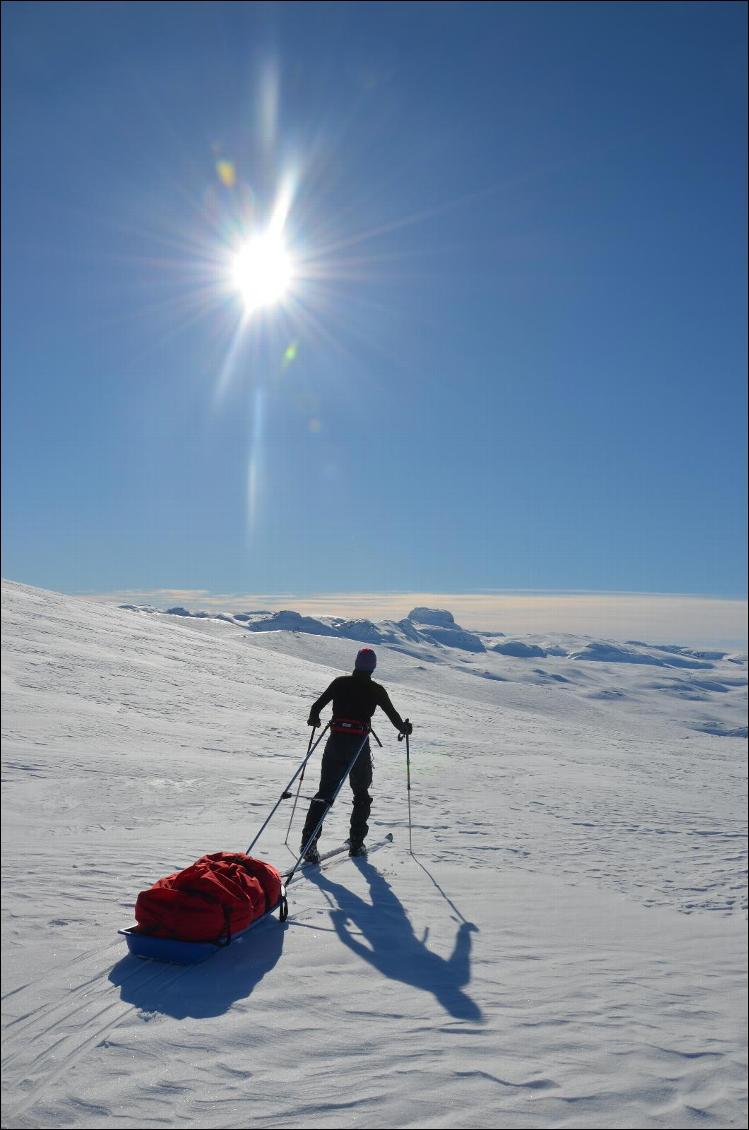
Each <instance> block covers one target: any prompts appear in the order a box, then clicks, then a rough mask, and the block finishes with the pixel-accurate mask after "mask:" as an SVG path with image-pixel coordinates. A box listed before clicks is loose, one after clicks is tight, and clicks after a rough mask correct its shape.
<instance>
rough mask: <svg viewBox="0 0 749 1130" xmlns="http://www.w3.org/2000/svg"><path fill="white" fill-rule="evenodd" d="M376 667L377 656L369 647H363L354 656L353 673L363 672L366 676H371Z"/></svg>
mask: <svg viewBox="0 0 749 1130" xmlns="http://www.w3.org/2000/svg"><path fill="white" fill-rule="evenodd" d="M376 666H377V656H376V655H375V653H374V652H373V651H372V648H371V647H363V648H362V649H361V651H359V653H358V654H357V656H356V662H355V663H354V670H355V671H363V672H364V673H365V674H367V675H371V674H372V672H373V671H374V669H375V667H376Z"/></svg>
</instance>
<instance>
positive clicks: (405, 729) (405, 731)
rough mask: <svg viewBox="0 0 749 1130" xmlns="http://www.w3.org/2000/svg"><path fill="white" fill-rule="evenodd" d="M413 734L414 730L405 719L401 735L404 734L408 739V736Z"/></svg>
mask: <svg viewBox="0 0 749 1130" xmlns="http://www.w3.org/2000/svg"><path fill="white" fill-rule="evenodd" d="M413 732H414V728H413V726H412V725H411V723H410V722H409V720H408V718H407V719H406V721H405V722H404V723H403V729H402V730H401V733H402V734H405V735H406V737H409V738H410V736H411V734H412V733H413Z"/></svg>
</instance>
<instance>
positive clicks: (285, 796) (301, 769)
mask: <svg viewBox="0 0 749 1130" xmlns="http://www.w3.org/2000/svg"><path fill="white" fill-rule="evenodd" d="M329 725H330V722H327V723H326V724H325V727H324V729H323V732H322V733H321V734H320V737H319V738H318V739H317V741H316V742H315V744H314V745H312V744H310V748H309V749H308V751H307V756H306V757H305V759H304V761H303V762H302V764H301V765H300V766H299V768H298V769H297V771H296V773H295V774H294V776H293V777H292V778H291V780H290V781H289V783H288V785H287V786H286V788H285V789H284V791H283V792H282V793H281V795H280V797H279V798H278V800H277V801H276V803H275V804H274V805H273V808H272V809H271V811H270V815H269V816H268V818H267V820H266V821H265V823H264V824H263V826H262V828H261V829H260V831H259V832H258V834H257V835H256V836H255V839H254V840H253V841H252V843H251V844H250V846H249V847H248V848H247V851H246V852H245V855H249V854H250V852H251V851H252V849H253V848H254V846H255V844H256V843H257V842H258V840H259V839H260V837H261V835H262V834H263V832H264V831H265V829H266V828H267V827H268V825H269V824H270V822H271V820H272V818H273V815H274V813H275V811H276V809H277V808H278V806H279V804H280V803H281V801H282V800H287V799H288V798H289V797H290V796H291V793H290V792H289V789H290V788H291V786H292V785H293V784H294V781H296V779H297V777H298V776H299V774H300V773H303V772H304V767H305V765H306V764H307V762H308V761H309V759H310V757H312V754H313V753H314V752H315V750H316V749H317V747H318V746H319V744H320V742H321V741H322V740H323V737H324V736H325V731H326V730H327V728H328V726H329ZM314 736H315V735H314V731H313V733H312V737H314Z"/></svg>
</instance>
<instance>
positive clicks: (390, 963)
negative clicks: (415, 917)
mask: <svg viewBox="0 0 749 1130" xmlns="http://www.w3.org/2000/svg"><path fill="white" fill-rule="evenodd" d="M352 862H353V863H355V864H356V866H357V868H358V870H359V871H360V872H361V873H362V875H363V876H364V878H365V879H366V880H367V884H368V886H369V893H370V898H371V902H367V901H366V900H365V899H363V898H360V896H359V895H356V894H354V893H353V892H352V891H350V890H349V889H348V888H347V887H344V886H342V885H341V884H340V883H335V882H333V881H332V880H331V879H330V877H329V876H328V875H327V874H326V873H325V871H324V870H323V871H317V872H315V871H310V873H309V878H310V882H312V883H315V884H316V885H317V886H318V887H319V888H320V889H321V890H322V891H324V892H325V893H326V894H328V895H329V896H330V897H331V898H332V899H333V900H334V901H335V904H336V905H335V907H334V908H333V909H332V910H331V911H330V918H331V921H332V923H333V926H334V928H335V931H336V933H337V935H338V937H339V939H340V940H341V941H342V942H343V944H344V945H345V946H348V948H349V949H350V950H351V951H352V952H353V953H355V954H357V955H358V956H359V957H361V958H362V959H363V960H364V961H367V962H369V964H370V965H372V966H374V968H375V969H377V970H378V971H379V972H380V973H382V974H383V975H384V976H385V977H388V978H390V980H393V981H401V982H403V983H404V984H406V985H413V986H415V987H416V988H417V989H423V990H424V992H428V993H432V994H433V996H434V997H435V998H436V999H437V1001H438V1002H439V1004H440V1005H441V1006H442V1007H443V1008H444V1009H445V1011H446V1012H448V1013H449V1014H450V1015H451V1016H454V1017H455V1018H456V1019H457V1020H468V1021H471V1022H473V1023H481V1022H482V1021H483V1019H484V1017H483V1013H482V1012H481V1009H480V1008H479V1006H478V1005H477V1004H476V1002H475V1001H473V1000H472V999H471V997H470V996H469V995H468V993H467V992H466V991H465V990H466V986H467V985H468V984H470V980H471V934H472V933H476V932H477V931H478V927H477V926H475V925H474V924H473V923H472V922H466V921H465V919H463V920H462V921H461V922H460V925H459V926H458V932H457V934H456V937H455V944H454V946H453V952H452V954H451V955H450V957H449V958H443V957H439V955H438V954H436V953H433V952H432V951H431V950H430V949H429V948H428V947H427V944H426V941H427V937H428V934H429V931H428V929H427V930H426V931H425V932H424V937H423V938H422V939H421V941H420V940H419V939H418V938H417V937H416V934H415V933H414V929H413V926H412V925H411V922H410V920H409V918H408V915H407V914H406V911H405V909H404V907H403V905H402V903H401V902H400V900H399V899H398V897H397V896H396V894H395V892H394V891H393V888H392V887H391V886H390V884H389V883H388V882H387V880H386V879H385V878H384V876H383V875H381V874H380V872H379V871H378V870H377V869H376V868H375V867H373V866H372V864H371V863H369V862H368V861H367V860H366V859H365V858H363V857H362V858H355V859H354V860H352ZM354 931H357V932H360V933H361V934H362V935H363V937H364V939H365V941H366V943H367V944H365V942H363V941H361V940H360V939H359V938H357V937H355V935H354Z"/></svg>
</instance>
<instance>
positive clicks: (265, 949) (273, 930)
mask: <svg viewBox="0 0 749 1130" xmlns="http://www.w3.org/2000/svg"><path fill="white" fill-rule="evenodd" d="M285 936H286V930H285V928H284V927H282V926H281V924H280V923H279V922H278V921H277V920H276V919H275V918H269V919H268V920H267V921H266V922H263V923H261V924H260V925H259V926H257V927H256V928H255V929H254V930H250V931H248V933H247V934H246V935H245V936H244V937H241V938H237V939H236V941H234V942H232V943H231V945H228V946H226V947H225V948H224V949H221V950H219V951H218V952H217V953H216V954H214V955H213V956H211V957H209V958H208V959H207V960H206V961H203V962H201V963H200V964H198V965H173V964H165V963H162V962H157V961H144V960H143V959H142V958H139V957H134V956H133V955H132V954H128V956H127V957H123V959H122V960H121V961H118V962H117V964H116V965H115V966H114V967H113V968H112V970H111V971H110V973H109V980H110V981H111V982H112V984H113V985H116V986H117V987H118V988H119V990H120V997H121V999H122V1000H123V1001H127V1002H128V1004H132V1005H135V1006H136V1008H139V1009H141V1011H142V1012H143V1013H145V1014H148V1013H163V1014H164V1015H166V1016H173V1017H175V1019H177V1020H184V1019H186V1018H187V1017H188V1016H191V1017H207V1016H220V1015H221V1014H222V1013H224V1012H227V1011H228V1010H229V1009H230V1008H231V1006H232V1005H233V1004H234V1003H235V1002H236V1001H238V1000H245V999H246V998H247V997H249V996H250V995H251V993H252V991H253V989H255V987H256V986H257V985H259V984H260V982H261V981H262V979H263V977H265V975H266V974H267V973H270V971H271V970H272V969H273V968H274V967H275V965H276V963H277V962H278V960H279V958H280V957H281V953H282V952H283V943H284V938H285Z"/></svg>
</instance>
